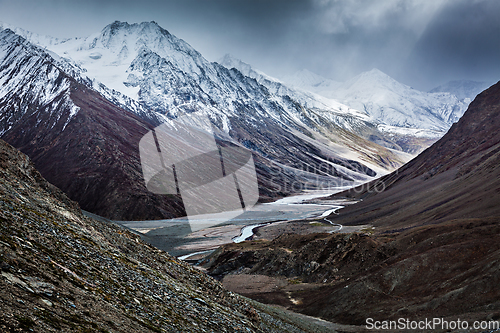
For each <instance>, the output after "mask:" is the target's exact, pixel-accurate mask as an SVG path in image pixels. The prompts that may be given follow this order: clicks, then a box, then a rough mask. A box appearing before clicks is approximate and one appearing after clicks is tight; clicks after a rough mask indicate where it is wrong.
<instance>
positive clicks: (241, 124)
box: [0, 21, 488, 219]
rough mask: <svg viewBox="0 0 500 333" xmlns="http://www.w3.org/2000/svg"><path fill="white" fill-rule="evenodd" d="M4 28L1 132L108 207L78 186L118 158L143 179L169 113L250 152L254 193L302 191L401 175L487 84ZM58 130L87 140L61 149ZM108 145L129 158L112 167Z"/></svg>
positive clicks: (155, 29) (129, 34) (123, 214)
mask: <svg viewBox="0 0 500 333" xmlns="http://www.w3.org/2000/svg"><path fill="white" fill-rule="evenodd" d="M0 30H1V31H0V135H1V137H2V138H3V139H4V140H6V141H8V142H10V143H11V144H13V145H14V146H16V147H18V148H21V149H22V150H23V151H24V152H26V153H28V155H30V152H31V155H30V157H32V158H35V163H38V165H41V166H44V165H46V164H47V163H51V162H50V159H49V155H47V154H48V152H53V154H55V155H57V156H58V163H59V164H60V167H59V169H57V172H56V171H55V169H54V167H52V166H51V167H46V168H45V169H46V170H47V171H45V174H44V171H43V170H41V171H42V174H43V175H44V176H45V177H46V178H48V179H49V181H53V182H54V183H57V182H59V183H58V184H56V185H58V186H59V187H61V188H62V189H63V191H65V192H67V193H68V194H69V195H70V197H72V199H74V200H77V201H79V202H80V204H81V205H83V207H84V208H86V209H87V210H90V211H92V210H93V211H94V212H96V213H99V214H101V215H106V214H105V213H103V212H106V207H104V206H103V205H105V204H106V201H99V200H98V199H97V197H96V193H97V192H98V191H97V190H96V189H93V190H92V191H90V190H89V193H87V194H85V193H84V192H82V191H85V188H78V189H77V188H75V186H74V185H72V183H71V181H72V180H74V179H75V177H81V182H82V184H87V185H86V186H87V187H88V188H92V186H93V185H92V184H94V183H93V182H97V183H98V182H100V181H101V178H99V177H101V176H99V175H100V174H99V173H98V172H97V171H96V170H97V169H99V168H102V165H103V164H102V163H110V166H112V167H113V168H116V170H118V171H120V170H121V171H123V170H125V171H123V172H124V176H123V177H121V179H122V180H123V179H126V177H130V182H131V183H132V180H133V181H135V180H136V179H138V177H139V176H138V174H140V167H138V166H139V165H140V163H139V162H138V159H139V156H138V151H136V148H137V145H138V140H139V139H140V137H141V135H144V134H145V133H146V132H147V130H149V129H151V128H154V127H155V126H158V125H159V124H162V123H165V124H167V125H168V126H174V125H173V123H172V120H173V119H177V118H179V117H180V116H183V117H182V118H183V119H187V120H184V121H188V122H189V123H190V124H191V125H195V126H199V127H202V128H205V129H210V130H211V131H213V132H214V134H215V135H216V138H217V140H218V141H219V142H220V143H221V144H222V145H229V146H231V145H237V146H242V147H246V148H247V149H250V150H251V151H252V153H253V154H254V160H255V164H256V170H257V175H258V180H259V191H260V196H261V198H264V199H266V198H267V199H269V198H274V197H280V196H284V195H288V194H289V193H290V191H289V189H288V190H287V189H286V186H284V185H285V184H286V183H287V182H288V183H290V182H291V183H294V182H298V183H299V184H301V186H299V187H300V188H301V189H317V188H319V187H320V186H319V185H318V184H319V183H321V184H324V183H325V182H328V181H331V180H342V182H343V184H345V182H347V183H349V184H351V185H355V184H359V183H361V182H366V181H369V180H372V179H374V178H375V177H379V176H381V175H383V174H386V173H388V172H390V171H392V170H394V169H395V168H397V167H399V166H401V165H402V164H403V163H405V162H407V161H408V160H409V159H411V158H412V157H414V156H416V154H418V153H419V152H421V151H422V150H423V149H425V148H427V147H428V146H429V145H431V144H432V143H433V142H435V141H436V140H437V139H439V138H440V137H441V136H442V135H444V133H446V131H447V130H448V129H449V128H450V127H451V125H452V124H453V123H454V122H456V121H457V120H458V119H460V117H461V116H462V115H463V114H464V112H465V111H466V109H467V107H468V105H469V103H470V102H471V100H472V99H473V98H474V97H475V95H476V94H477V93H479V92H480V91H481V90H483V89H484V88H485V87H487V86H488V84H486V83H477V82H470V81H456V82H450V83H448V84H446V85H443V86H440V87H437V88H435V89H433V90H432V91H430V92H422V91H418V90H415V89H413V88H411V87H408V86H406V85H404V84H401V83H399V82H397V81H396V80H394V79H392V78H391V77H389V76H388V75H386V74H384V73H382V72H381V71H379V70H377V69H373V70H371V71H369V72H365V73H361V74H360V75H358V76H356V77H354V78H352V79H351V80H349V81H346V82H335V81H332V80H329V79H326V78H323V77H321V76H319V75H317V74H314V73H311V72H309V71H307V70H302V71H299V72H297V73H294V74H292V75H289V76H286V77H283V78H280V79H276V78H273V77H271V76H269V75H266V74H265V73H263V72H261V71H259V70H257V69H254V68H252V66H251V65H249V64H246V63H244V62H242V61H240V60H238V59H235V58H233V57H231V56H229V55H226V56H225V57H224V58H223V59H221V60H220V61H218V62H210V61H208V60H207V59H205V58H204V57H203V55H202V54H200V53H199V52H198V51H197V50H195V49H194V48H193V47H191V46H190V45H189V44H188V43H186V42H185V41H183V40H181V39H179V38H177V37H175V36H174V35H172V34H170V33H169V32H168V31H167V30H165V29H164V28H162V27H160V26H159V25H158V24H157V23H155V22H143V23H139V24H129V23H126V22H119V21H116V22H113V23H111V24H109V25H108V26H106V27H104V28H103V29H102V30H101V31H100V32H97V33H95V34H93V35H91V36H88V37H86V38H70V39H57V38H52V37H49V36H42V35H38V34H36V33H34V32H28V31H25V30H23V29H21V28H17V27H12V26H8V25H6V24H0ZM111 105H112V106H111ZM104 106H105V107H104ZM89 119H94V120H95V121H94V123H93V122H91V121H90V120H89ZM207 119H208V123H207ZM97 122H99V126H96V125H95V123H97ZM83 125H85V126H87V127H88V128H85V129H83V128H82V126H83ZM130 126H132V127H133V128H136V127H137V131H136V132H133V131H132V130H131V127H130ZM35 129H36V131H35V132H36V133H35V132H33V131H34V130H35ZM124 131H125V132H126V131H129V132H130V133H132V132H133V134H130V133H129V134H128V135H124V134H123V132H124ZM30 133H31V134H30ZM89 133H90V134H89ZM92 133H94V134H95V135H94V138H92ZM96 133H98V134H99V136H100V137H99V139H96V136H98V135H97V134H96ZM33 136H35V137H36V138H33ZM104 136H106V137H104ZM63 137H64V140H69V141H68V142H73V141H72V140H74V141H75V142H79V144H77V143H75V144H74V146H72V147H69V144H66V145H64V143H63V141H64V140H63V139H62V138H63ZM84 137H85V139H83V138H84ZM84 140H90V141H89V143H88V145H87V146H88V147H94V146H95V145H97V146H98V148H99V150H98V151H96V150H92V149H89V148H88V147H87V146H85V145H86V144H83V143H84ZM96 140H97V141H96ZM98 140H105V141H98ZM96 142H97V143H96ZM58 144H59V145H60V148H58V149H59V150H57V149H56V146H57V145H58ZM120 147H127V148H126V149H128V150H127V151H126V152H123V151H118V149H125V148H120ZM134 147H136V148H134ZM61 150H64V154H62V155H61V156H59V155H58V154H59V152H60V151H61ZM56 151H57V153H56ZM103 154H104V155H106V154H109V155H110V156H121V158H122V159H124V160H123V161H121V162H120V163H117V162H112V161H109V159H106V158H104V157H103ZM55 155H51V156H50V158H54V156H55ZM72 156H73V157H72ZM74 156H77V157H78V159H80V160H81V163H80V164H78V165H73V164H71V168H69V169H71V170H70V171H71V172H70V173H69V174H68V175H67V178H68V180H67V181H66V182H61V179H64V172H65V170H66V169H68V167H67V165H66V164H65V163H66V162H65V161H66V160H65V158H67V159H68V162H67V163H70V161H71V158H74ZM96 156H97V157H96ZM95 158H97V159H98V160H99V161H100V162H99V163H100V164H99V163H98V162H93V161H94V160H93V159H95ZM117 158H118V157H117ZM325 165H326V166H328V168H324V166H325ZM37 167H38V166H37ZM79 168H81V169H79ZM137 168H139V170H137ZM42 169H43V167H42ZM276 169H279V171H280V172H279V175H277V174H276V172H274V171H273V170H276ZM99 170H101V169H99ZM121 171H120V172H121ZM68 172H69V171H68ZM75 175H76V176H75ZM51 177H52V178H51ZM61 177H62V178H61ZM102 177H104V176H102ZM276 177H277V178H276ZM101 183H102V182H101ZM122 183H123V182H122ZM89 184H90V185H89ZM123 186H124V188H127V187H126V186H125V185H123ZM129 187H132V186H129ZM109 188H110V189H111V188H112V184H111V185H109ZM135 191H136V192H134V198H136V199H135V200H138V202H141V200H139V199H137V198H142V197H141V196H146V197H147V200H146V199H144V201H143V203H144V202H147V203H148V204H152V205H157V206H161V205H162V204H160V203H159V202H160V201H161V200H167V201H168V200H170V201H168V202H169V204H168V205H174V206H175V207H177V208H178V209H177V208H176V209H177V211H178V214H177V213H176V214H174V215H179V214H180V215H182V212H181V211H182V207H181V206H178V205H177V201H176V200H177V199H175V198H173V197H169V198H166V199H165V198H161V199H158V198H156V197H151V194H150V193H147V194H146V192H147V190H146V189H145V188H139V187H136V188H135ZM115 192H116V191H115ZM72 193H73V194H72ZM105 195H106V194H105V193H104V194H103V196H105ZM116 196H117V198H115V199H116V201H114V202H113V204H115V205H116V204H119V203H121V202H128V204H129V205H130V202H131V200H132V199H131V195H127V194H126V193H125V194H123V195H122V194H120V195H118V194H116ZM89 197H92V198H91V199H89ZM109 205H111V203H110V204H109ZM168 205H167V206H168ZM101 206H102V207H101ZM167 206H165V205H163V206H162V207H164V208H162V209H158V210H157V213H155V214H153V215H154V216H150V215H147V214H146V215H147V216H146V215H144V214H143V213H141V214H143V215H144V216H143V215H141V214H139V213H138V212H142V211H143V210H142V209H139V208H137V209H135V208H134V209H129V210H127V211H125V210H116V211H115V213H114V214H115V215H113V216H112V217H113V218H118V219H133V218H162V217H171V215H169V213H168V212H166V211H167V210H168V209H167V208H165V207H167ZM168 207H170V206H168ZM179 207H180V208H179ZM108 208H109V207H108ZM108 215H109V214H108ZM139 215H140V216H139Z"/></svg>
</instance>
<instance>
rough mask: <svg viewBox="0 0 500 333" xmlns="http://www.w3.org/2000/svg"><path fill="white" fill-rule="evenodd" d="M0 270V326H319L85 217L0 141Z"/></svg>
mask: <svg viewBox="0 0 500 333" xmlns="http://www.w3.org/2000/svg"><path fill="white" fill-rule="evenodd" d="M0 268H1V276H0V290H1V292H0V331H1V332H19V331H34V332H55V331H63V332H69V331H78V332H236V331H242V332H285V331H287V332H310V331H312V332H314V331H317V330H316V329H315V328H309V330H303V329H300V328H298V327H297V326H296V325H294V324H290V322H293V319H290V318H285V319H283V320H282V319H279V318H277V317H276V315H274V316H271V315H270V314H268V313H266V312H265V311H262V310H259V309H256V308H254V307H253V306H251V305H250V304H249V303H248V302H247V301H245V300H244V299H243V298H242V297H240V296H238V295H236V294H233V293H231V292H228V291H227V290H225V289H224V288H223V287H222V286H221V284H220V283H218V282H217V281H215V280H213V279H212V278H210V277H208V276H207V275H205V274H203V273H201V272H199V271H198V270H196V269H194V268H192V267H190V266H189V265H187V264H185V263H183V262H182V261H178V260H177V259H175V258H174V257H171V256H170V255H168V254H167V253H165V252H162V251H159V250H157V249H154V248H152V247H151V246H149V245H146V244H145V243H143V242H142V241H141V240H140V238H139V237H138V236H137V235H135V234H133V233H131V232H129V231H127V230H124V229H122V228H121V227H118V226H116V225H114V224H110V223H106V222H101V221H97V220H93V219H90V218H87V217H85V216H83V215H82V212H81V211H80V209H79V207H78V205H77V204H76V203H75V202H73V201H71V200H69V199H68V198H67V197H66V196H65V195H64V194H63V193H62V192H61V191H60V190H59V189H57V188H56V187H54V186H53V185H51V184H50V183H48V182H47V181H45V180H44V179H43V178H42V177H41V175H40V173H38V171H36V170H35V169H34V167H33V164H32V162H31V161H30V160H29V159H28V158H27V157H26V156H25V155H23V154H21V153H19V152H18V151H16V150H15V149H14V148H13V147H11V146H10V145H8V144H6V143H5V142H3V141H1V140H0ZM270 313H274V312H270ZM320 331H321V330H320Z"/></svg>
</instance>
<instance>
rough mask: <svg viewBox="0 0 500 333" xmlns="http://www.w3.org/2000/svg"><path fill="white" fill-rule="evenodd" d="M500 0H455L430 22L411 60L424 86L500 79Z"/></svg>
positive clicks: (412, 69) (414, 76) (415, 78)
mask: <svg viewBox="0 0 500 333" xmlns="http://www.w3.org/2000/svg"><path fill="white" fill-rule="evenodd" d="M499 14H500V1H454V2H451V3H449V5H448V6H446V7H445V8H443V10H442V11H440V13H439V14H438V15H437V16H436V17H435V18H434V20H433V21H432V22H431V23H430V24H429V25H428V27H427V29H426V31H425V32H424V34H423V36H422V38H421V39H420V40H419V41H418V43H417V44H416V45H415V49H414V51H413V53H412V54H411V56H410V58H409V60H408V63H407V67H408V68H407V75H408V76H409V78H408V79H409V80H412V81H414V82H415V84H419V85H422V86H424V87H431V85H432V84H435V83H445V82H447V81H450V80H455V79H473V80H479V81H487V82H490V83H494V82H496V81H498V80H500V20H499Z"/></svg>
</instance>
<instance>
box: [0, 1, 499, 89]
mask: <svg viewBox="0 0 500 333" xmlns="http://www.w3.org/2000/svg"><path fill="white" fill-rule="evenodd" d="M0 8H1V10H0V20H1V21H6V22H9V23H10V24H13V25H17V26H20V27H23V28H25V29H28V30H32V31H35V32H40V33H42V34H49V35H53V36H58V37H70V36H87V35H90V34H91V33H94V32H98V31H100V30H101V29H102V28H103V27H104V26H105V25H107V24H109V23H111V22H113V21H114V20H120V21H128V22H131V23H132V22H142V21H152V20H154V21H156V22H158V23H159V24H160V25H161V26H162V27H164V28H165V29H167V30H169V31H170V32H171V33H173V34H175V35H177V36H178V37H180V38H183V39H184V40H186V41H187V42H188V43H190V44H191V45H192V46H193V47H195V48H196V49H198V50H199V51H200V52H201V53H202V54H203V55H204V56H205V57H207V58H208V59H209V60H217V59H218V58H219V57H221V56H223V55H224V54H225V53H231V54H233V55H234V56H236V57H238V58H241V59H242V60H243V61H246V62H248V63H250V64H252V65H254V67H256V68H259V69H261V70H263V71H264V72H267V73H268V74H270V75H274V76H278V77H279V76H281V75H284V74H291V73H293V72H294V71H296V70H299V69H302V68H307V69H309V70H311V71H313V72H316V73H318V74H321V75H323V76H326V77H329V78H332V79H336V80H345V79H348V78H350V77H352V76H354V75H356V74H359V73H360V72H362V71H366V70H370V69H371V68H374V67H375V68H379V69H380V70H382V71H384V72H386V73H387V74H389V75H391V76H393V77H394V78H396V79H398V80H400V81H402V82H403V83H406V84H409V85H413V86H415V87H416V88H423V89H428V88H432V87H433V86H434V85H437V84H440V83H443V82H445V81H446V80H448V79H460V78H469V79H476V80H478V79H480V80H485V79H486V78H487V77H490V78H491V77H494V76H497V75H498V74H499V73H497V72H496V68H500V66H497V59H496V54H498V47H499V45H500V43H499V39H500V33H499V32H500V30H499V24H498V23H497V20H496V18H497V17H498V15H499V14H500V1H496V0H380V1H374V0H161V1H160V0H157V1H153V0H145V1H132V0H120V1H118V0H99V1H97V0H88V1H80V0H79V1H72V0H64V1H63V0H48V1H35V0H0ZM487 74H488V75H487Z"/></svg>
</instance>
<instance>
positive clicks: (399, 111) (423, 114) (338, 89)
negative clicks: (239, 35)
mask: <svg viewBox="0 0 500 333" xmlns="http://www.w3.org/2000/svg"><path fill="white" fill-rule="evenodd" d="M306 73H307V72H306ZM296 77H300V78H301V81H299V82H300V84H299V85H300V88H301V89H303V90H308V91H312V92H315V93H317V94H319V95H322V96H325V97H327V98H332V99H334V100H337V101H339V102H341V103H343V104H346V105H348V106H350V107H351V108H354V109H357V110H361V111H365V112H366V113H367V114H369V115H370V116H372V117H373V118H374V119H375V120H377V121H378V122H380V123H382V124H384V125H388V126H396V127H400V128H409V129H420V130H424V131H430V132H429V133H428V134H429V136H432V135H435V134H433V133H435V132H436V131H437V132H441V133H444V132H446V131H447V130H448V128H449V127H450V126H451V125H452V124H453V123H454V122H456V121H457V120H458V119H459V118H460V117H461V116H462V114H463V113H464V112H465V110H466V109H467V106H468V101H463V100H460V99H459V98H457V97H456V96H454V95H453V94H450V93H426V92H422V91H418V90H416V89H413V88H412V87H410V86H407V85H405V84H402V83H400V82H398V81H396V80H395V79H393V78H392V77H390V76H389V75H387V74H385V73H384V72H382V71H380V70H379V69H376V68H374V69H372V70H370V71H367V72H363V73H361V74H359V75H357V76H355V77H353V78H352V79H350V80H348V81H346V82H344V83H338V84H336V85H332V84H330V85H328V84H325V83H323V81H321V77H320V76H319V77H318V75H315V76H314V80H311V81H309V82H308V81H307V79H306V78H307V77H308V76H307V75H302V76H299V75H296ZM323 79H324V80H328V79H325V78H323ZM289 80H292V78H289V79H287V80H285V81H286V82H289ZM292 82H293V80H292ZM325 82H328V81H325ZM296 85H297V84H296ZM384 128H386V127H384Z"/></svg>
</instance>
